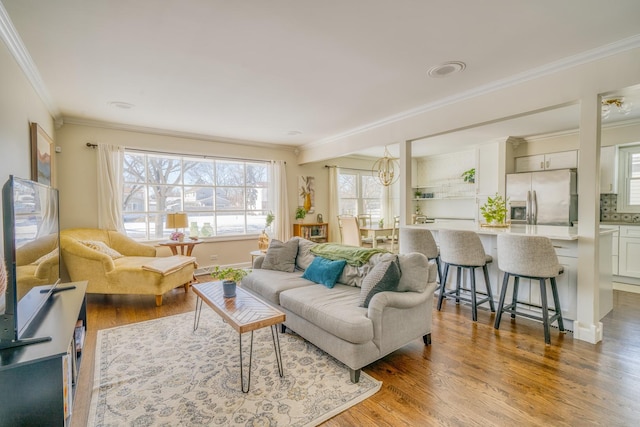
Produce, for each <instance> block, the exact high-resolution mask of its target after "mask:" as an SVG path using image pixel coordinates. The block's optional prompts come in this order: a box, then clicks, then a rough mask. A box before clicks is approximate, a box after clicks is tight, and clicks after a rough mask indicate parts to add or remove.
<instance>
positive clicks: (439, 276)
mask: <svg viewBox="0 0 640 427" xmlns="http://www.w3.org/2000/svg"><path fill="white" fill-rule="evenodd" d="M436 267H438V280H439V281H440V283H442V271H441V269H442V267H441V266H440V256H439V255H438V256H437V257H436Z"/></svg>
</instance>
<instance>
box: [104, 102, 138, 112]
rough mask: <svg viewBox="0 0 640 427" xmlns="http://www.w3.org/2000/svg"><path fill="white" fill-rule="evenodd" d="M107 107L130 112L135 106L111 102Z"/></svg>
mask: <svg viewBox="0 0 640 427" xmlns="http://www.w3.org/2000/svg"><path fill="white" fill-rule="evenodd" d="M107 105H109V107H113V108H119V109H121V110H131V109H132V108H133V107H135V105H133V104H130V103H128V102H122V101H111V102H109V103H108V104H107Z"/></svg>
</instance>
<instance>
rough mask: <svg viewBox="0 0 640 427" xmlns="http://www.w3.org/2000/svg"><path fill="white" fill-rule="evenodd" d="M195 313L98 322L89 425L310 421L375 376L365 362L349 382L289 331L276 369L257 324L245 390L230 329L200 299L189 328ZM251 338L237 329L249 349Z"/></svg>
mask: <svg viewBox="0 0 640 427" xmlns="http://www.w3.org/2000/svg"><path fill="white" fill-rule="evenodd" d="M193 317H194V314H193V313H184V314H179V315H176V316H171V317H165V318H162V319H157V320H151V321H147V322H142V323H136V324H132V325H127V326H121V327H117V328H112V329H105V330H101V331H98V341H97V348H96V369H95V380H94V388H93V393H92V397H91V410H90V414H89V425H90V426H123V425H132V426H209V425H215V426H222V425H224V426H228V425H233V426H314V425H318V424H320V423H321V422H323V421H326V420H327V419H329V418H331V417H333V416H335V415H336V414H338V413H340V412H342V411H344V410H346V409H348V408H349V407H351V406H353V405H355V404H356V403H358V402H361V401H363V400H364V399H366V398H367V397H369V396H372V395H373V394H375V393H376V392H377V391H378V390H379V389H380V387H381V385H382V383H381V382H380V381H377V380H375V379H373V378H371V377H370V376H368V375H367V374H365V373H364V372H362V374H361V376H360V382H359V383H357V384H353V383H351V380H350V379H349V371H348V369H347V368H346V366H344V365H343V364H342V363H340V362H338V361H337V360H335V359H334V358H332V357H331V356H329V355H327V354H326V353H324V352H323V351H321V350H319V349H317V348H316V347H315V346H313V345H312V344H309V343H308V342H306V341H304V340H303V339H302V338H300V337H299V336H297V335H295V334H291V333H289V332H288V333H286V334H280V345H281V348H282V359H283V364H284V377H283V378H280V376H279V375H278V368H277V364H276V358H275V354H274V350H273V341H272V338H271V332H270V329H269V328H263V329H260V330H258V331H255V333H254V344H253V367H252V370H251V373H252V375H251V390H250V391H249V393H247V394H245V393H242V392H241V390H240V356H239V343H238V333H237V332H236V331H235V330H234V329H233V328H232V327H231V326H229V325H226V324H225V323H224V322H223V321H222V319H221V318H219V317H218V316H217V315H216V314H215V313H214V312H213V311H212V310H210V309H207V307H204V308H203V310H202V315H201V318H200V324H199V327H198V330H197V331H195V332H194V331H193ZM249 341H250V334H245V335H243V343H242V344H243V347H244V348H246V349H247V350H248V344H249ZM245 346H246V347H245ZM243 361H244V363H247V361H248V358H247V357H246V356H245V357H244V359H243ZM245 366H246V365H245Z"/></svg>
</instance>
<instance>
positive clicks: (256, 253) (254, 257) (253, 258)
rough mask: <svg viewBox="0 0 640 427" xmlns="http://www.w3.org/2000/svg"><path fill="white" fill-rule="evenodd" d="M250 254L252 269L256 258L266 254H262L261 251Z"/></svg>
mask: <svg viewBox="0 0 640 427" xmlns="http://www.w3.org/2000/svg"><path fill="white" fill-rule="evenodd" d="M249 253H250V254H251V266H252V267H253V261H254V260H255V259H256V257H259V256H262V255H264V254H266V252H262V251H261V250H257V251H251V252H249Z"/></svg>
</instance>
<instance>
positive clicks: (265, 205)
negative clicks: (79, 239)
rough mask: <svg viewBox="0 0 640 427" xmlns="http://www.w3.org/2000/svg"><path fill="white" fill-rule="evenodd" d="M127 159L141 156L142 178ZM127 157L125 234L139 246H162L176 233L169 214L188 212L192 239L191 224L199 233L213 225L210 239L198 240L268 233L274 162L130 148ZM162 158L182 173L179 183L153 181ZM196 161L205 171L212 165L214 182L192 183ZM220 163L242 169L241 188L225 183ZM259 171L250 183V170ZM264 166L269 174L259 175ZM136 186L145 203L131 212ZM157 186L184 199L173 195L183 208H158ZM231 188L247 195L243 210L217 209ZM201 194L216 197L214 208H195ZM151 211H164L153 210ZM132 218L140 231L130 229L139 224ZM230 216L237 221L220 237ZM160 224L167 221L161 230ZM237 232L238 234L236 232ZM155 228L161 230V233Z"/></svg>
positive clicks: (175, 204) (206, 206) (125, 172)
mask: <svg viewBox="0 0 640 427" xmlns="http://www.w3.org/2000/svg"><path fill="white" fill-rule="evenodd" d="M127 156H130V157H131V156H137V157H139V158H140V160H141V162H140V161H139V162H138V165H140V163H141V167H142V168H143V170H144V172H143V173H142V174H140V175H141V176H142V177H141V178H140V177H138V180H137V181H136V180H135V177H134V176H133V174H131V173H130V170H131V169H130V168H128V167H127V163H126V160H127ZM124 158H125V161H124V163H123V168H122V169H123V170H122V179H123V191H122V194H121V196H122V198H123V206H122V216H123V222H124V226H125V232H126V233H127V235H129V236H130V237H131V238H133V239H135V240H138V241H159V240H160V241H161V240H166V239H168V238H169V236H170V234H171V233H172V232H173V231H174V230H173V229H167V228H166V227H165V224H166V214H167V213H177V212H181V213H186V214H187V216H188V221H189V224H188V226H187V227H186V228H185V229H184V230H181V231H184V233H185V234H186V235H189V234H190V224H191V223H192V222H196V223H197V224H198V227H199V229H200V231H201V230H202V226H203V225H204V224H205V223H210V225H211V226H212V228H213V232H212V233H211V235H210V236H202V235H199V238H201V239H205V240H215V239H224V240H236V239H244V238H254V237H255V236H257V235H259V233H260V231H261V230H262V229H264V223H265V221H266V215H267V213H268V212H269V210H270V197H269V190H270V187H271V185H270V182H269V181H270V179H271V173H270V168H271V162H269V161H267V160H256V159H238V158H228V157H215V156H198V155H189V154H181V153H164V152H153V151H146V150H136V149H125V152H124ZM163 158H164V159H167V160H169V161H172V162H173V163H174V167H176V168H177V171H175V170H174V171H172V172H171V173H172V174H177V178H176V179H172V180H165V181H166V182H154V181H152V179H151V174H150V173H149V172H150V167H151V166H150V164H151V163H150V159H163ZM194 162H201V163H202V164H203V165H202V166H201V167H206V165H205V163H210V166H209V168H210V170H211V176H209V177H208V178H209V179H205V180H204V181H203V182H201V183H198V182H194V181H193V179H191V180H189V179H188V171H186V170H185V165H187V164H190V165H193V164H194ZM221 164H226V165H230V166H231V167H234V164H237V165H239V166H240V169H241V170H242V177H241V180H242V184H241V185H240V184H236V183H229V182H222V181H220V180H219V179H218V176H217V174H218V168H219V165H221ZM255 166H258V177H259V179H258V180H255V179H253V180H252V179H250V178H252V177H253V178H255V176H251V175H250V171H251V170H252V169H251V168H252V167H255ZM262 167H264V172H260V170H259V168H262ZM158 170H160V169H158ZM163 172H164V171H163ZM207 175H209V173H207ZM167 176H168V175H167ZM260 178H261V179H260ZM209 181H211V182H209ZM250 181H256V182H255V183H253V184H255V185H253V184H252V182H250ZM133 186H138V187H139V188H138V190H137V191H139V192H140V195H141V196H142V200H141V201H139V203H138V206H135V208H134V209H128V208H129V207H130V204H126V203H125V201H126V199H127V197H128V196H129V195H130V193H129V191H130V189H131V188H132V187H133ZM152 187H156V188H159V187H171V188H172V189H174V190H175V193H176V194H179V196H176V195H174V196H171V197H173V198H176V197H178V198H179V200H178V203H175V202H176V200H172V202H173V206H171V207H166V208H162V207H161V206H159V203H158V202H155V203H154V200H155V198H156V197H157V195H156V194H155V193H154V192H153V191H152ZM228 189H232V190H234V189H238V190H239V191H240V192H241V193H242V194H241V197H240V198H241V207H233V206H231V207H229V206H225V207H219V206H218V197H219V196H220V192H221V191H225V192H226V190H228ZM199 190H204V191H205V193H207V194H209V193H212V194H213V196H212V197H213V200H212V201H211V204H210V205H206V204H203V205H201V206H195V207H194V206H193V202H194V201H193V200H190V198H191V197H192V196H193V195H194V193H197V192H198V191H199ZM252 190H256V191H255V193H256V194H258V195H257V196H256V194H253V193H252ZM254 196H255V197H254ZM254 198H255V199H256V200H255V203H254V204H251V202H250V199H251V200H253V199H254ZM136 200H137V199H136ZM140 202H141V203H140ZM196 202H198V200H196ZM132 203H135V202H132ZM165 204H166V199H165V201H164V202H163V206H164V205H165ZM140 206H141V207H140ZM151 206H159V207H157V208H154V209H152V208H151ZM127 216H129V218H140V220H139V222H138V226H137V227H132V226H131V225H132V224H133V223H134V221H126V220H125V218H126V217H127ZM229 216H237V217H238V218H237V219H238V220H237V221H236V220H233V224H231V231H230V232H221V230H222V227H225V225H224V221H221V219H223V218H225V217H226V218H227V222H228V220H229ZM160 218H161V219H160ZM159 221H161V222H162V224H161V225H160V224H159ZM236 228H237V229H238V230H235V229H236ZM156 229H158V230H159V231H156Z"/></svg>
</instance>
